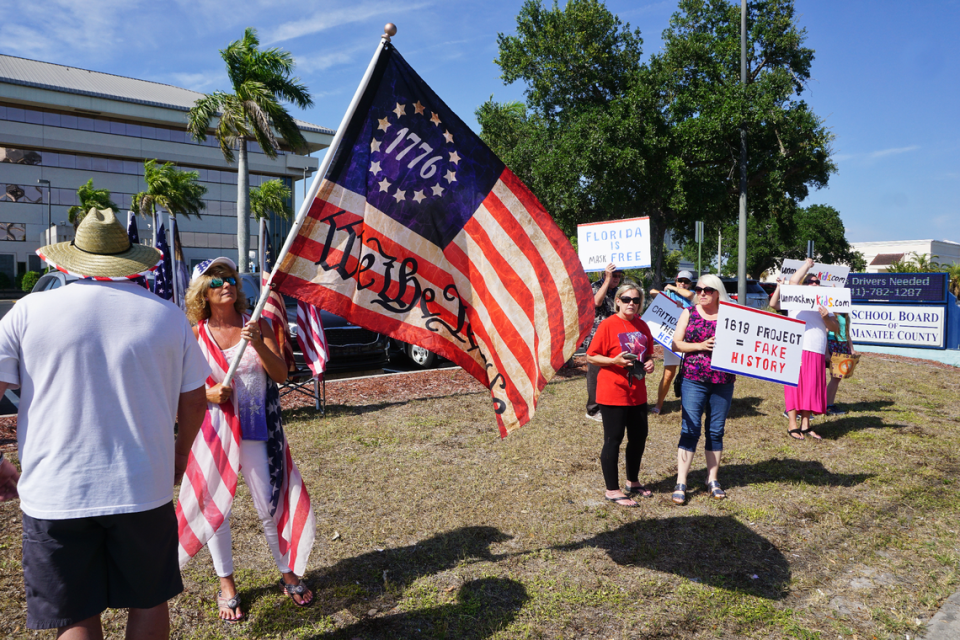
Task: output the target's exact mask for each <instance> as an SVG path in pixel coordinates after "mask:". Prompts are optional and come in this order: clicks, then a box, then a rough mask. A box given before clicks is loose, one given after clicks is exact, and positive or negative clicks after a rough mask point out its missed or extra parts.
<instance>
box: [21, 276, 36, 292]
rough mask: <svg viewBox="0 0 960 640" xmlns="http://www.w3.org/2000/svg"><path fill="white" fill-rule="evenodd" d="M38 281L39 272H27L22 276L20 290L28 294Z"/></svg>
mask: <svg viewBox="0 0 960 640" xmlns="http://www.w3.org/2000/svg"><path fill="white" fill-rule="evenodd" d="M39 279H40V272H39V271H27V272H26V273H25V274H23V280H22V281H21V282H20V288H21V289H23V290H24V291H26V292H27V293H30V290H31V289H33V285H35V284H37V280H39Z"/></svg>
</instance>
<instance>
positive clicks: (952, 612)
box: [922, 591, 960, 640]
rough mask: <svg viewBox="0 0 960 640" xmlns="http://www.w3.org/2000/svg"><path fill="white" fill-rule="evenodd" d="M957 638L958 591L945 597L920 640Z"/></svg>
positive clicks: (959, 622) (959, 619) (959, 618)
mask: <svg viewBox="0 0 960 640" xmlns="http://www.w3.org/2000/svg"><path fill="white" fill-rule="evenodd" d="M957 638H960V591H958V592H957V593H955V594H953V595H952V596H950V597H949V598H947V601H946V602H944V603H943V606H942V607H940V611H938V612H937V615H935V616H933V618H931V619H930V622H928V623H927V632H926V633H925V634H924V635H923V639H922V640H957Z"/></svg>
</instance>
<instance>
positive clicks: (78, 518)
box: [0, 209, 210, 638]
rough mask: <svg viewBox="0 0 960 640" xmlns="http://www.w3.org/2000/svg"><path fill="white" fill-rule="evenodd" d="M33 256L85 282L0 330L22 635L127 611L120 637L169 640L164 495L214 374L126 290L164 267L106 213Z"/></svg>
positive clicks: (173, 570)
mask: <svg viewBox="0 0 960 640" xmlns="http://www.w3.org/2000/svg"><path fill="white" fill-rule="evenodd" d="M37 253H38V254H39V255H40V257H41V258H43V259H44V260H45V261H46V262H47V263H49V264H51V265H53V266H55V267H56V268H57V269H59V270H60V271H63V272H65V273H70V274H74V275H76V276H79V277H80V278H81V279H80V280H77V281H76V282H73V283H71V284H70V285H68V286H65V287H59V288H57V289H53V290H50V291H43V292H37V293H33V294H30V295H28V296H26V297H25V298H23V299H22V300H20V302H19V303H17V304H16V305H15V306H14V307H13V309H11V310H10V311H9V312H8V313H7V314H6V315H5V316H4V317H3V319H2V320H0V394H2V393H4V392H5V391H6V390H7V389H8V388H13V389H16V388H17V387H19V388H20V389H21V394H20V407H19V413H18V423H17V445H18V457H19V460H20V465H21V467H22V469H21V476H20V478H19V482H17V486H16V490H17V493H19V497H20V509H21V510H22V511H23V577H24V583H25V586H26V600H27V627H28V628H30V629H54V628H56V629H58V637H60V636H62V635H69V636H70V637H103V629H102V627H101V623H100V614H101V613H102V612H103V611H104V610H105V609H107V608H114V609H120V608H122V609H129V615H128V618H127V637H130V638H147V637H149V638H161V637H162V638H166V637H167V636H168V635H169V631H170V618H169V612H168V609H167V601H168V600H169V599H170V598H172V597H174V596H176V595H177V594H179V593H180V592H181V591H183V582H182V581H181V578H180V568H179V563H178V559H177V550H178V531H177V518H176V515H175V513H174V508H173V486H174V484H175V483H177V482H179V479H180V478H181V477H182V476H183V473H184V470H185V468H186V461H187V457H186V454H187V452H189V450H190V444H191V443H192V442H193V440H194V438H195V437H196V434H197V432H198V431H199V429H200V425H201V423H202V421H203V416H204V411H205V410H206V404H207V403H206V397H205V396H204V381H205V380H206V378H207V376H208V375H209V374H210V367H209V366H207V363H206V361H205V360H204V358H203V354H202V353H201V351H200V347H199V346H198V345H197V342H196V340H195V339H194V338H193V330H192V329H191V328H190V323H188V322H187V318H186V316H184V314H183V311H181V310H180V308H179V307H177V306H176V305H174V304H173V303H172V302H170V301H168V300H163V299H161V298H160V297H158V296H156V295H154V294H152V293H151V292H149V291H147V290H145V289H144V288H142V287H141V286H139V285H137V284H136V283H134V282H132V278H135V277H136V276H137V275H139V274H141V273H143V272H146V271H150V270H152V269H154V268H156V266H157V264H158V263H159V261H160V252H159V251H157V250H156V249H154V248H152V247H146V246H141V245H139V244H137V245H132V244H131V243H130V240H129V238H128V237H127V231H126V229H125V228H124V227H123V225H121V224H120V221H118V220H117V219H116V216H115V215H114V212H113V211H112V210H111V209H106V210H102V211H100V210H97V209H91V210H90V211H89V212H88V213H87V215H86V216H85V217H84V218H83V221H82V222H81V223H80V225H79V226H78V227H77V233H76V238H75V239H74V240H71V241H70V242H60V243H57V244H52V245H47V246H45V247H41V248H40V249H38V250H37ZM175 422H177V423H178V424H179V434H178V437H177V438H176V441H175V440H174V437H173V436H174V423H175ZM177 454H179V455H177ZM11 497H13V496H11V495H10V492H9V491H5V492H4V493H3V494H2V495H0V499H7V498H11Z"/></svg>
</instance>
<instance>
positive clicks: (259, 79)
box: [187, 27, 313, 273]
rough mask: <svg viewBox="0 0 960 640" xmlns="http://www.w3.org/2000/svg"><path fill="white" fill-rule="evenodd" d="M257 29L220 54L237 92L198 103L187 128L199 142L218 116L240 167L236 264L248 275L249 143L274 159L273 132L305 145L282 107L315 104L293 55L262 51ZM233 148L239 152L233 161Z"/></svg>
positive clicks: (220, 137) (227, 149)
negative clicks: (297, 72)
mask: <svg viewBox="0 0 960 640" xmlns="http://www.w3.org/2000/svg"><path fill="white" fill-rule="evenodd" d="M259 46H260V40H259V39H258V38H257V31H256V30H255V29H253V28H250V27H248V28H247V29H246V31H244V33H243V38H242V39H240V40H235V41H234V42H231V43H230V45H229V46H228V47H227V48H226V49H221V50H220V57H221V58H223V60H224V62H226V63H227V76H228V77H229V78H230V83H231V85H232V87H233V93H224V92H223V91H214V92H213V93H211V94H209V95H206V96H204V97H202V98H200V99H199V100H197V101H196V103H195V104H194V106H193V108H192V109H190V116H189V124H188V125H187V130H188V131H190V133H191V134H193V136H194V137H195V138H197V139H198V140H206V139H207V128H208V127H209V126H210V121H211V120H212V119H213V118H214V117H219V122H218V123H217V126H216V130H215V133H214V135H215V136H216V137H217V141H218V142H219V143H220V151H221V152H223V157H224V158H226V159H227V161H228V162H236V163H237V252H238V254H239V260H237V266H238V267H239V269H240V272H241V273H245V272H246V271H247V270H248V269H247V261H248V257H247V256H248V248H249V246H250V222H249V220H250V200H249V192H250V176H249V169H248V167H247V141H249V140H256V141H257V143H258V144H259V145H260V148H261V149H263V152H264V153H265V154H267V156H268V157H270V158H276V157H277V149H279V148H280V144H279V143H278V142H277V138H276V136H274V133H273V130H274V129H276V131H277V133H279V134H280V136H281V137H282V138H283V139H284V140H285V141H286V142H287V144H288V145H290V147H291V148H293V149H303V148H305V147H306V140H304V138H303V134H302V133H300V129H299V127H297V123H296V122H295V121H294V119H293V117H292V116H291V115H290V114H289V113H287V110H286V109H285V108H284V107H283V105H282V104H281V101H287V102H292V103H293V104H295V105H296V106H298V107H300V108H301V109H306V108H308V107H311V106H313V100H311V98H310V94H309V93H308V92H307V88H306V85H303V84H300V82H299V78H291V77H290V74H291V72H292V71H293V66H294V63H293V57H292V56H291V55H290V54H289V53H288V52H286V51H281V50H279V49H275V48H274V49H264V50H261V49H260V48H259ZM234 149H236V150H237V154H236V157H234Z"/></svg>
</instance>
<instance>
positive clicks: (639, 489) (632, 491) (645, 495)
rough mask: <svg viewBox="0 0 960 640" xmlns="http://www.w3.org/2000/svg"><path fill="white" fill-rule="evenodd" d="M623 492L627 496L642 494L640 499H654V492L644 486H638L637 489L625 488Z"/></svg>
mask: <svg viewBox="0 0 960 640" xmlns="http://www.w3.org/2000/svg"><path fill="white" fill-rule="evenodd" d="M623 492H624V493H625V494H627V495H628V496H629V495H633V494H635V493H638V494H640V497H641V498H652V497H653V492H652V491H650V489H647V488H646V487H645V486H643V485H642V484H638V485H637V486H635V487H629V486H627V487H624V488H623Z"/></svg>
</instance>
